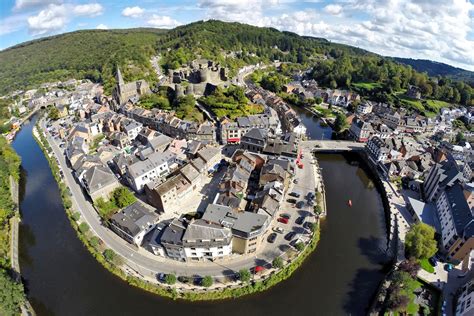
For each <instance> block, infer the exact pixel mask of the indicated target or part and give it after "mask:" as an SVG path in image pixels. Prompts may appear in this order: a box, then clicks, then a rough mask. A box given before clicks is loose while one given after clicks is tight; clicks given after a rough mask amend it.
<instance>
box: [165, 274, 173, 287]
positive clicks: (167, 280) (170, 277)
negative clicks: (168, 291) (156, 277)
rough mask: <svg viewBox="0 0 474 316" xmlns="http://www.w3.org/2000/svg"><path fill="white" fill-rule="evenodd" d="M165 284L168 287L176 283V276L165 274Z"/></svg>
mask: <svg viewBox="0 0 474 316" xmlns="http://www.w3.org/2000/svg"><path fill="white" fill-rule="evenodd" d="M165 283H166V284H169V285H173V284H175V283H176V276H175V275H174V274H167V275H166V276H165Z"/></svg>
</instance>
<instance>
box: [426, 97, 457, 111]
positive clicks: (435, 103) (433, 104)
mask: <svg viewBox="0 0 474 316" xmlns="http://www.w3.org/2000/svg"><path fill="white" fill-rule="evenodd" d="M449 107H451V104H449V103H448V102H444V101H440V100H426V103H425V108H426V109H427V110H430V111H431V112H436V113H438V112H439V111H440V110H441V109H442V108H449Z"/></svg>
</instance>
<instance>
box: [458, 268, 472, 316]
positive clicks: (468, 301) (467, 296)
mask: <svg viewBox="0 0 474 316" xmlns="http://www.w3.org/2000/svg"><path fill="white" fill-rule="evenodd" d="M454 293H456V294H455V295H456V296H455V298H454V301H453V302H454V303H455V306H454V307H455V309H456V313H455V315H456V316H471V315H474V274H473V273H472V271H471V273H468V275H467V277H466V281H463V283H462V284H461V286H460V287H459V289H458V290H457V291H455V292H454Z"/></svg>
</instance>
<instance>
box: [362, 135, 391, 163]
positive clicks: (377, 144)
mask: <svg viewBox="0 0 474 316" xmlns="http://www.w3.org/2000/svg"><path fill="white" fill-rule="evenodd" d="M366 148H367V151H368V152H369V155H370V157H371V158H372V159H373V160H374V161H376V162H385V161H386V160H387V159H388V156H389V153H390V146H388V145H387V143H386V142H385V141H384V140H382V139H380V138H379V137H378V136H374V137H371V138H370V139H369V141H368V142H367V145H366Z"/></svg>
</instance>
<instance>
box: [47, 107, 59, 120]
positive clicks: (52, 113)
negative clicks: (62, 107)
mask: <svg viewBox="0 0 474 316" xmlns="http://www.w3.org/2000/svg"><path fill="white" fill-rule="evenodd" d="M48 118H49V119H50V120H53V121H56V120H57V119H59V110H58V108H57V107H55V106H54V105H53V106H51V108H50V109H49V113H48Z"/></svg>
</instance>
